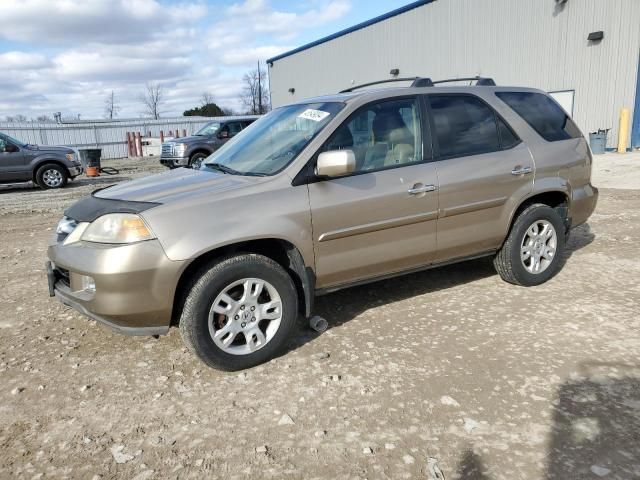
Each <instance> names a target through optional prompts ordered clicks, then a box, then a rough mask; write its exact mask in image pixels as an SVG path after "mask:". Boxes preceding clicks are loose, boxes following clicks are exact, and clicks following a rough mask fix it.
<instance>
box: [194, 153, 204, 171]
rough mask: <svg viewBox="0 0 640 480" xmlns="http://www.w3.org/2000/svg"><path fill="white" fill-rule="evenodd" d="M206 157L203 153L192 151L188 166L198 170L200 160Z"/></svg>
mask: <svg viewBox="0 0 640 480" xmlns="http://www.w3.org/2000/svg"><path fill="white" fill-rule="evenodd" d="M207 157H208V155H207V154H205V153H194V154H193V155H192V156H191V158H190V159H189V166H190V167H191V168H193V169H194V170H200V167H201V166H202V162H204V160H205V159H206V158H207Z"/></svg>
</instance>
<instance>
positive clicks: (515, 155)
mask: <svg viewBox="0 0 640 480" xmlns="http://www.w3.org/2000/svg"><path fill="white" fill-rule="evenodd" d="M427 103H428V106H429V109H430V114H431V117H432V131H433V138H434V150H435V152H436V154H435V158H436V160H437V161H436V162H435V165H436V170H437V174H438V180H439V183H440V185H439V188H440V190H439V219H438V255H437V259H438V260H439V261H443V260H450V259H454V258H459V257H465V256H471V255H474V254H479V253H484V252H487V251H490V250H494V249H497V248H499V247H500V245H501V243H502V241H503V240H504V236H505V233H506V231H505V228H506V226H507V225H508V222H509V216H510V213H511V208H512V205H511V203H510V202H509V200H510V199H513V198H523V197H524V196H526V194H527V193H529V192H530V191H531V190H532V189H533V177H534V175H533V174H534V163H533V159H532V157H531V153H530V152H529V149H528V148H527V147H526V146H525V145H524V144H523V143H522V142H521V141H520V139H519V138H518V137H517V136H516V134H515V133H514V132H513V130H512V129H511V128H510V127H509V126H508V125H507V123H506V122H505V121H504V119H502V118H501V117H500V116H499V115H498V114H497V113H496V112H495V111H494V110H493V109H492V108H491V107H490V106H489V105H487V104H486V103H485V102H484V101H482V100H480V99H479V98H478V97H476V96H474V95H465V94H438V95H429V97H428V102H427Z"/></svg>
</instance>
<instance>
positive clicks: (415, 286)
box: [287, 224, 595, 351]
mask: <svg viewBox="0 0 640 480" xmlns="http://www.w3.org/2000/svg"><path fill="white" fill-rule="evenodd" d="M594 239H595V235H594V234H593V233H592V232H591V229H590V227H589V225H588V224H583V225H580V226H579V227H576V228H575V229H573V231H572V232H571V236H570V238H569V242H568V243H567V248H566V250H565V254H564V256H563V259H562V261H563V264H564V263H565V262H566V261H567V260H569V258H570V257H571V256H572V255H573V253H575V252H576V251H578V250H580V249H582V248H584V247H586V246H587V245H589V244H591V243H592V242H593V241H594ZM493 275H497V273H496V271H495V268H494V267H493V257H484V258H479V259H476V260H469V261H466V262H460V263H456V264H453V265H447V266H443V267H437V268H433V269H429V270H424V271H422V272H418V273H413V274H408V275H402V276H398V277H395V278H391V279H387V280H381V281H378V282H374V283H370V284H367V285H361V286H357V287H352V288H348V289H345V290H340V291H337V292H334V293H330V294H327V295H323V296H321V297H318V298H316V302H315V309H314V312H313V313H314V314H316V315H320V316H322V317H324V318H325V319H326V320H327V322H328V324H329V326H328V328H329V329H331V328H334V327H338V326H340V325H342V324H344V323H346V322H348V321H350V320H352V319H353V318H355V317H357V316H358V315H360V314H361V313H363V312H365V311H367V310H369V309H371V308H376V307H380V306H383V305H388V304H391V303H395V302H399V301H402V300H406V299H407V298H411V297H415V296H419V295H425V294H429V293H434V292H437V291H439V290H442V289H447V288H451V287H455V286H457V285H463V284H466V283H470V282H473V281H476V280H481V279H483V278H487V277H490V276H493ZM318 335H320V334H318V333H316V332H314V331H312V330H310V329H309V328H304V329H301V331H300V332H299V335H297V336H296V337H295V338H293V339H292V341H291V343H290V345H289V348H288V349H287V351H291V350H294V349H296V348H298V347H300V346H302V345H304V344H305V343H307V342H309V341H312V340H313V339H314V338H316V337H317V336H318Z"/></svg>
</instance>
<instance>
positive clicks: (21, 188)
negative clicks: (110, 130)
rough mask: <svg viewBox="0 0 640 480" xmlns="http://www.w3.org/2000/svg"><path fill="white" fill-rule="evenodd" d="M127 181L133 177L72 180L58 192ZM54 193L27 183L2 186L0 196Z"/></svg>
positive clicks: (114, 176)
mask: <svg viewBox="0 0 640 480" xmlns="http://www.w3.org/2000/svg"><path fill="white" fill-rule="evenodd" d="M125 180H131V177H127V176H122V175H113V176H104V177H95V178H86V177H85V178H80V179H76V180H72V181H70V182H69V183H67V185H66V186H64V187H63V188H62V189H59V190H57V191H64V190H69V189H71V190H73V189H74V188H79V187H86V186H87V185H95V186H96V188H100V187H103V186H105V185H111V184H115V183H120V182H124V181H125ZM26 191H32V192H34V193H35V192H42V193H44V192H52V191H53V190H44V189H42V188H40V187H38V186H37V185H36V184H35V183H33V182H25V183H7V184H4V185H1V184H0V195H2V194H7V193H16V192H26Z"/></svg>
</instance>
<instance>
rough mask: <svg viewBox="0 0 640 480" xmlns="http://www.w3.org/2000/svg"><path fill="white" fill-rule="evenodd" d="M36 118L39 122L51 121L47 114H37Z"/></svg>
mask: <svg viewBox="0 0 640 480" xmlns="http://www.w3.org/2000/svg"><path fill="white" fill-rule="evenodd" d="M36 120H37V121H38V122H40V123H50V122H52V120H51V117H50V116H49V115H39V116H38V117H36Z"/></svg>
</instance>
